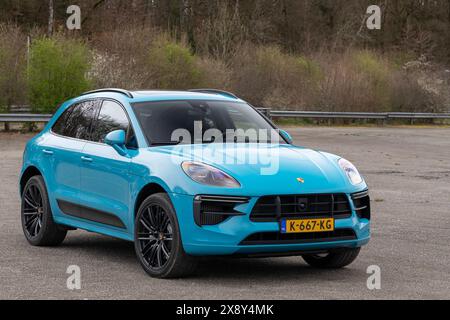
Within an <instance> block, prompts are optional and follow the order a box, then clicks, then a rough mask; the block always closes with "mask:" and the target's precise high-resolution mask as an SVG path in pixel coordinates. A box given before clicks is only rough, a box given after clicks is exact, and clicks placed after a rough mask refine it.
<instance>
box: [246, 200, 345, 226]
mask: <svg viewBox="0 0 450 320" xmlns="http://www.w3.org/2000/svg"><path fill="white" fill-rule="evenodd" d="M351 215H352V210H351V207H350V203H349V201H348V197H347V195H345V194H308V195H293V196H267V197H262V198H260V199H259V200H258V202H257V203H256V205H255V206H254V208H253V210H252V213H251V215H250V220H251V221H253V222H276V221H279V220H280V219H283V218H335V219H346V218H349V217H351Z"/></svg>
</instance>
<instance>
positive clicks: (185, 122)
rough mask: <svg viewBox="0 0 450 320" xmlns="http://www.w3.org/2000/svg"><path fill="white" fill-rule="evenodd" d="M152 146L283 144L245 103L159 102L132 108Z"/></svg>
mask: <svg viewBox="0 0 450 320" xmlns="http://www.w3.org/2000/svg"><path fill="white" fill-rule="evenodd" d="M132 107H133V110H134V112H135V114H136V116H137V118H138V120H139V122H140V125H141V127H142V129H143V131H144V134H145V135H146V137H147V139H148V141H149V143H150V144H151V145H152V146H161V145H176V144H205V143H272V144H273V143H283V144H284V143H286V142H285V141H284V140H283V139H282V138H281V137H280V135H279V133H278V131H277V130H276V129H274V128H273V126H272V125H271V124H270V123H269V122H268V121H267V120H266V119H265V118H264V117H263V116H261V115H260V114H259V113H258V112H257V111H256V110H254V109H253V108H252V107H251V106H249V105H248V104H246V103H239V102H226V101H198V100H195V101H162V102H140V103H134V104H133V105H132Z"/></svg>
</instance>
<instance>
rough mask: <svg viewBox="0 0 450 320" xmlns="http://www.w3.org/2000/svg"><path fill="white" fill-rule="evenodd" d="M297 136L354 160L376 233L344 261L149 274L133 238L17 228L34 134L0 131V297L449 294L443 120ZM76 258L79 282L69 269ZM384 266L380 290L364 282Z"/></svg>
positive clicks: (262, 262)
mask: <svg viewBox="0 0 450 320" xmlns="http://www.w3.org/2000/svg"><path fill="white" fill-rule="evenodd" d="M288 131H289V132H290V133H291V134H292V135H293V136H294V140H295V142H296V143H297V144H298V145H303V146H308V147H311V148H315V149H320V150H326V151H329V152H332V153H336V154H339V155H342V156H344V157H346V158H347V159H349V160H351V161H353V162H354V163H355V164H356V165H357V166H358V168H359V169H360V171H361V172H362V173H363V174H364V176H365V178H366V180H367V182H368V184H369V186H370V188H371V196H372V208H373V209H372V212H373V214H372V216H373V232H372V236H373V239H372V241H371V243H370V244H369V245H368V246H367V247H365V248H364V249H363V250H362V252H361V255H360V257H359V259H358V260H357V261H356V262H355V263H354V264H352V265H351V266H349V267H348V268H346V269H342V270H336V271H324V270H313V269H311V268H309V267H307V265H306V264H305V263H304V262H303V261H302V259H301V258H296V257H292V258H276V259H211V260H208V261H204V262H203V263H202V265H201V267H200V269H199V270H198V272H197V274H196V275H194V276H193V277H191V278H189V279H181V280H156V279H151V278H149V277H148V276H146V274H145V273H144V271H143V270H142V269H141V267H140V265H139V263H138V261H137V259H136V258H135V255H134V249H133V245H132V243H128V242H125V241H121V240H116V239H112V238H109V237H106V236H101V235H96V234H92V233H88V232H84V231H73V232H70V233H69V235H68V237H67V238H66V240H65V242H64V243H63V245H62V246H60V247H58V248H36V247H31V246H29V245H28V243H27V242H26V240H25V238H24V237H23V235H22V230H21V226H20V216H19V205H20V203H19V196H18V191H17V189H18V187H17V183H18V174H19V170H20V165H21V160H22V150H23V147H24V145H25V142H26V141H27V140H28V139H29V138H30V137H31V136H30V135H22V134H18V133H13V134H6V133H0V299H58V298H64V299H66V298H67V299H177V298H180V299H238V300H240V299H282V300H285V299H347V298H348V299H402V298H406V299H415V298H417V299H450V267H449V265H450V246H449V243H450V128H411V127H409V128H353V127H352V128H329V127H326V128H317V127H315V128H313V127H307V128H295V129H292V128H291V129H288ZM69 265H78V266H80V268H81V287H82V288H81V290H73V291H72V290H69V289H67V287H66V280H67V277H68V276H69V275H68V274H66V269H67V267H68V266H69ZM371 265H377V266H379V267H380V268H381V290H369V289H368V288H367V286H366V281H367V277H368V274H367V273H366V270H367V268H368V266H371Z"/></svg>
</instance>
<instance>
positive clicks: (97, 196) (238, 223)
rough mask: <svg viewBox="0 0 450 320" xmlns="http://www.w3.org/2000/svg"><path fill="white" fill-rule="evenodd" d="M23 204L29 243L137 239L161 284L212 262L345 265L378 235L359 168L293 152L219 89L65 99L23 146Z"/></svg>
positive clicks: (278, 133)
mask: <svg viewBox="0 0 450 320" xmlns="http://www.w3.org/2000/svg"><path fill="white" fill-rule="evenodd" d="M20 195H21V199H22V208H21V216H22V226H23V231H24V234H25V237H26V239H27V240H28V241H29V242H30V243H31V244H32V245H36V246H54V245H59V244H61V243H62V242H63V240H64V238H65V236H66V234H67V232H68V231H70V230H75V229H82V230H88V231H91V232H96V233H101V234H105V235H109V236H113V237H116V238H120V239H124V240H128V241H133V242H134V244H135V250H136V254H137V257H138V259H139V261H140V263H141V265H142V266H143V268H144V270H145V271H146V272H147V273H149V274H150V275H151V276H153V277H159V278H173V277H181V276H184V275H187V274H189V273H190V272H192V271H193V270H194V268H195V266H196V264H197V263H198V259H197V258H198V257H206V256H246V257H248V256H250V257H272V256H302V257H303V259H304V260H305V261H306V262H307V263H308V264H309V265H311V266H313V267H318V268H340V267H344V266H347V265H348V264H350V263H351V262H353V261H354V260H355V258H356V257H357V256H358V254H359V252H360V248H361V247H362V246H363V245H365V244H367V243H368V242H369V238H370V199H369V193H368V188H367V185H366V183H365V181H364V179H363V178H362V176H361V175H360V174H359V172H358V170H357V169H356V168H355V166H354V165H353V164H352V163H350V162H349V161H347V160H345V159H343V158H341V157H339V156H336V155H332V154H329V153H326V152H321V151H314V150H311V149H307V148H303V147H299V146H295V145H293V142H292V139H291V137H290V135H289V134H288V133H287V132H286V131H283V130H280V129H278V128H277V127H276V126H275V125H274V124H273V123H272V122H271V121H270V120H269V119H268V118H266V117H265V116H264V115H263V114H262V113H260V112H259V111H258V110H256V109H255V108H253V107H252V106H251V105H249V104H248V103H246V102H245V101H243V100H241V99H239V98H238V97H236V96H235V95H233V94H231V93H228V92H224V91H219V90H212V89H201V90H192V91H184V92H176V91H136V92H130V91H126V90H121V89H103V90H96V91H91V92H88V93H86V94H83V95H81V96H79V97H77V98H75V99H72V100H69V101H67V102H65V103H64V104H63V105H62V106H61V107H60V108H59V110H58V111H57V112H56V114H55V115H54V117H53V118H52V119H51V121H50V122H49V123H48V124H47V126H46V127H45V129H44V130H43V131H42V132H41V133H40V134H38V135H37V136H36V137H34V138H33V139H32V140H31V141H29V142H28V144H27V146H26V148H25V152H24V156H23V168H22V172H21V176H20Z"/></svg>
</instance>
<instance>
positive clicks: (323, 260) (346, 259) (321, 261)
mask: <svg viewBox="0 0 450 320" xmlns="http://www.w3.org/2000/svg"><path fill="white" fill-rule="evenodd" d="M360 250H361V248H346V249H338V250H334V251H331V252H329V253H326V254H308V255H303V256H302V257H303V260H305V261H306V263H308V264H309V265H310V266H311V267H314V268H323V269H339V268H343V267H346V266H348V265H349V264H351V263H352V262H353V261H355V260H356V258H357V257H358V255H359V252H360Z"/></svg>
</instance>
